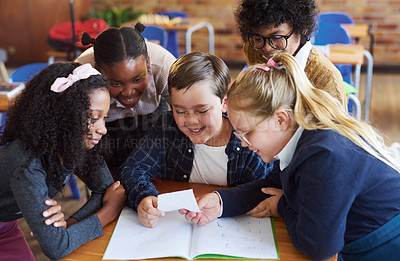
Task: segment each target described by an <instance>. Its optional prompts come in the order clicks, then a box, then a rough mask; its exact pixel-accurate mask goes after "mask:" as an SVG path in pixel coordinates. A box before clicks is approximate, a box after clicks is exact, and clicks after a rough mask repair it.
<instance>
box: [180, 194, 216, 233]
mask: <svg viewBox="0 0 400 261" xmlns="http://www.w3.org/2000/svg"><path fill="white" fill-rule="evenodd" d="M197 204H198V205H199V208H200V210H201V212H193V211H189V210H187V209H180V210H179V213H180V214H181V215H185V218H186V220H189V221H190V222H191V223H192V224H197V225H199V226H202V225H205V224H207V223H208V222H210V221H212V220H214V219H216V218H217V217H219V216H220V214H221V201H220V199H219V196H218V194H217V193H215V192H212V193H207V194H205V195H203V196H200V197H198V198H197Z"/></svg>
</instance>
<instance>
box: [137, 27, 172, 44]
mask: <svg viewBox="0 0 400 261" xmlns="http://www.w3.org/2000/svg"><path fill="white" fill-rule="evenodd" d="M142 36H143V37H144V38H145V39H147V40H149V41H157V42H158V43H159V44H160V45H161V46H162V47H164V48H165V49H167V44H168V35H167V30H165V29H164V28H162V27H161V26H159V25H146V28H145V29H144V31H143V33H142Z"/></svg>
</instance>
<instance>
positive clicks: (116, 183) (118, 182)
mask: <svg viewBox="0 0 400 261" xmlns="http://www.w3.org/2000/svg"><path fill="white" fill-rule="evenodd" d="M120 184H121V182H120V181H119V180H117V181H115V182H114V183H113V184H111V185H110V186H111V187H112V188H113V189H117V188H118V187H119V185H120Z"/></svg>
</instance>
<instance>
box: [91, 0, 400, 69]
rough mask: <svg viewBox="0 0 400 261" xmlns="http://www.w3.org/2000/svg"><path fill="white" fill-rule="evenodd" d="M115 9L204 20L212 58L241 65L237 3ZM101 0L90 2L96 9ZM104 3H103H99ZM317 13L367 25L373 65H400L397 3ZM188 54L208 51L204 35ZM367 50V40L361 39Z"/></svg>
mask: <svg viewBox="0 0 400 261" xmlns="http://www.w3.org/2000/svg"><path fill="white" fill-rule="evenodd" d="M106 1H107V2H111V3H113V4H114V5H115V6H117V7H125V6H127V5H132V6H133V7H134V9H135V10H142V11H145V12H149V13H151V12H154V13H157V12H160V11H163V10H181V11H185V12H187V13H188V14H189V17H199V18H206V19H207V20H208V21H209V22H210V23H211V24H212V25H213V27H214V30H215V54H216V55H217V56H219V57H221V58H222V59H223V60H224V61H226V62H229V63H244V62H245V60H244V57H243V54H242V50H241V46H242V42H241V38H240V34H239V31H238V29H237V27H236V22H235V19H234V17H233V12H234V10H235V9H236V7H237V6H238V4H239V3H240V2H241V1H240V0H106ZM101 2H102V0H92V6H93V7H95V9H99V8H101V7H100V5H99V4H100V3H101ZM103 2H104V0H103ZM317 2H318V4H319V7H320V10H321V11H341V12H347V13H349V14H350V15H351V16H352V17H353V18H354V20H355V21H356V22H360V23H368V24H369V25H371V27H372V29H373V32H374V36H375V46H374V64H375V65H397V66H398V65H400V45H399V42H400V31H399V30H398V27H399V26H400V15H399V13H400V0H317ZM179 42H180V51H181V52H183V51H184V45H185V39H184V34H183V33H179ZM192 43H193V44H192V50H195V51H208V32H207V30H206V29H201V30H200V31H197V32H195V33H194V34H193V36H192ZM361 44H363V45H364V46H365V47H366V48H369V39H368V38H366V39H361Z"/></svg>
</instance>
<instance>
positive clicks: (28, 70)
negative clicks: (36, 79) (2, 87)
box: [8, 63, 49, 82]
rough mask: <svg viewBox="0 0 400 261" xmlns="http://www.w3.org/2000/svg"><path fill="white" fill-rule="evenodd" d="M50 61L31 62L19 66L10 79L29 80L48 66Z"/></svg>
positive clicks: (14, 80) (11, 80)
mask: <svg viewBox="0 0 400 261" xmlns="http://www.w3.org/2000/svg"><path fill="white" fill-rule="evenodd" d="M48 65H49V64H48V63H29V64H25V65H22V66H21V67H18V68H17V69H16V70H15V71H14V72H13V73H12V74H11V76H10V78H9V79H8V81H9V82H28V81H29V80H30V79H32V78H33V76H35V75H36V74H38V73H39V72H40V71H41V70H43V69H44V68H45V67H47V66H48Z"/></svg>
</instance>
